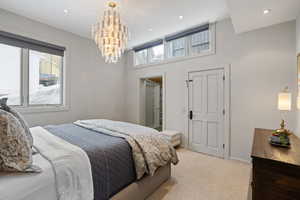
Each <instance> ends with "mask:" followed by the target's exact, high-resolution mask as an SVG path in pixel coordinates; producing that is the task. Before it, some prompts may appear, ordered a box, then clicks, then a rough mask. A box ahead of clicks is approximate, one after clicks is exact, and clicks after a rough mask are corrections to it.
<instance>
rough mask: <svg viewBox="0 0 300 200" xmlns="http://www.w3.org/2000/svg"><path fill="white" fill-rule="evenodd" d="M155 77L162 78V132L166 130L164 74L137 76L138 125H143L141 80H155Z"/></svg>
mask: <svg viewBox="0 0 300 200" xmlns="http://www.w3.org/2000/svg"><path fill="white" fill-rule="evenodd" d="M155 77H162V130H163V131H164V130H166V73H165V72H161V73H149V74H147V75H139V76H138V78H137V85H138V101H137V102H138V109H137V111H138V113H137V114H138V115H137V116H138V123H139V124H141V125H143V124H144V123H145V121H144V120H145V119H144V118H145V117H144V113H145V112H144V111H143V109H144V104H143V101H142V90H143V88H142V87H144V86H143V81H142V80H143V79H147V78H155Z"/></svg>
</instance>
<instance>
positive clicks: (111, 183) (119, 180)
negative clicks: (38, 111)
mask: <svg viewBox="0 0 300 200" xmlns="http://www.w3.org/2000/svg"><path fill="white" fill-rule="evenodd" d="M44 128H45V129H46V130H48V131H49V132H50V133H52V134H53V135H56V136H58V137H60V138H62V139H64V140H66V141H68V142H69V143H71V144H74V145H77V146H79V147H80V148H82V149H83V150H84V151H85V152H86V153H87V155H88V157H89V159H90V162H91V167H92V175H93V183H94V198H95V200H107V199H109V198H110V197H112V196H113V195H114V194H116V193H118V192H119V191H121V190H122V189H123V188H125V187H126V186H128V185H129V184H131V183H133V182H134V181H135V180H136V174H135V169H134V162H133V158H132V152H131V148H130V146H129V144H128V143H127V142H126V140H124V139H123V138H119V137H113V136H109V135H106V134H101V133H99V132H95V131H92V130H88V129H86V128H81V127H79V126H76V125H74V124H63V125H58V126H46V127H44Z"/></svg>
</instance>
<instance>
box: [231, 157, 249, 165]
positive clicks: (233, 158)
mask: <svg viewBox="0 0 300 200" xmlns="http://www.w3.org/2000/svg"><path fill="white" fill-rule="evenodd" d="M229 159H230V160H237V161H241V162H244V163H247V164H251V160H246V159H242V158H237V157H232V156H230V158H229Z"/></svg>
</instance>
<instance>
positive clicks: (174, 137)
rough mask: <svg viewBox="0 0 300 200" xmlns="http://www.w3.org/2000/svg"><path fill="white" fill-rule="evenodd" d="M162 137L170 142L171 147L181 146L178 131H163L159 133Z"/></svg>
mask: <svg viewBox="0 0 300 200" xmlns="http://www.w3.org/2000/svg"><path fill="white" fill-rule="evenodd" d="M160 133H161V134H163V135H164V137H165V138H166V139H167V140H168V141H170V142H171V143H172V145H173V147H176V146H179V145H180V144H181V133H180V132H179V131H171V130H165V131H162V132H160Z"/></svg>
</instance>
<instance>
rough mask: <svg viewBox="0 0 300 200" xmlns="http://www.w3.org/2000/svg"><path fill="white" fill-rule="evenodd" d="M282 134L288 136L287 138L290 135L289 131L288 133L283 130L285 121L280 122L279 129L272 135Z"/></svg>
mask: <svg viewBox="0 0 300 200" xmlns="http://www.w3.org/2000/svg"><path fill="white" fill-rule="evenodd" d="M282 134H284V135H288V136H289V135H291V131H289V130H287V129H286V128H285V121H284V120H281V123H280V128H279V129H276V130H275V132H274V134H273V135H276V136H279V135H282Z"/></svg>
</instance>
